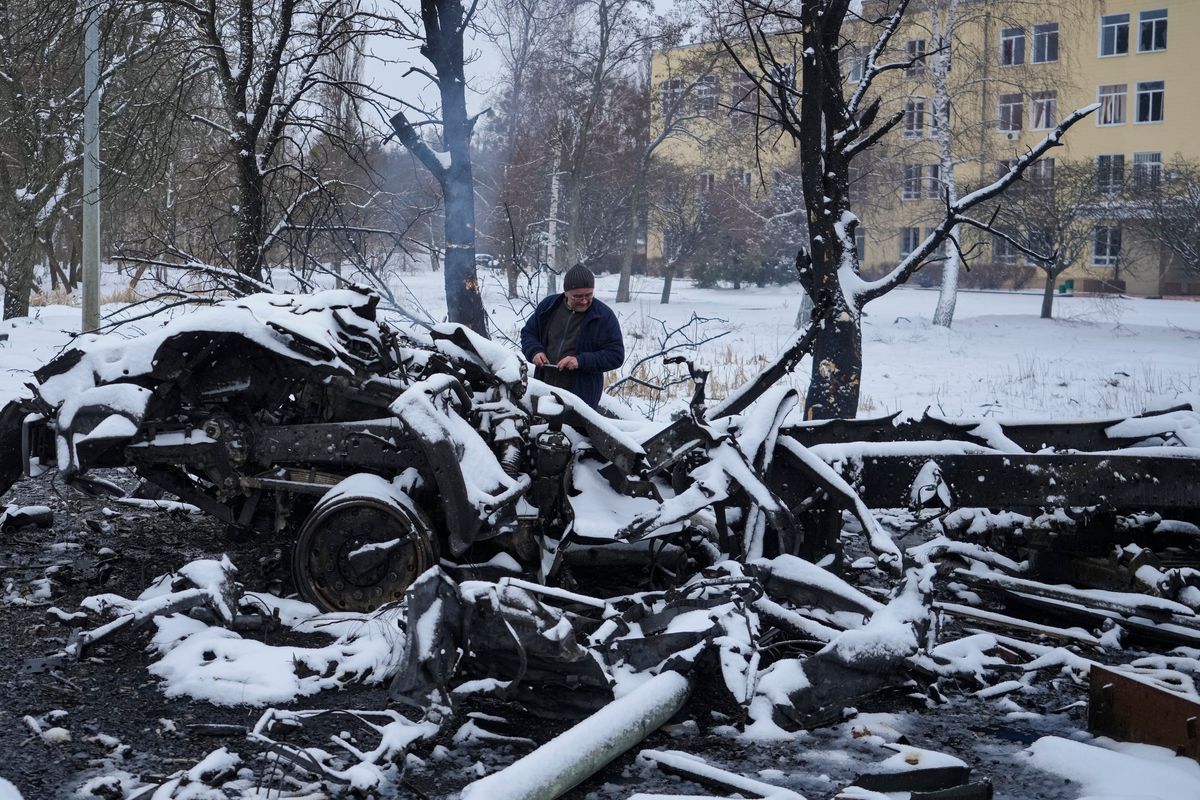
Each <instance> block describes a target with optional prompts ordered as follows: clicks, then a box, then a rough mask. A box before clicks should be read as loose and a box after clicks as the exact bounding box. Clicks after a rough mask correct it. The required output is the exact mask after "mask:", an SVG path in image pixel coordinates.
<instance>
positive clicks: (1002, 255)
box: [992, 233, 1021, 267]
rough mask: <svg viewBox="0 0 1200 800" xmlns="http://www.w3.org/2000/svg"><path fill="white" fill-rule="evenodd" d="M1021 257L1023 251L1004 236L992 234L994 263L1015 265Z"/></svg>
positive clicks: (1007, 265)
mask: <svg viewBox="0 0 1200 800" xmlns="http://www.w3.org/2000/svg"><path fill="white" fill-rule="evenodd" d="M1020 257H1021V251H1020V250H1018V249H1017V248H1016V246H1015V245H1014V244H1013V243H1012V242H1010V241H1009V240H1008V239H1005V238H1004V237H1003V236H998V235H996V234H994V233H993V234H992V263H993V264H1000V265H1001V266H1005V267H1015V266H1016V265H1017V261H1018V260H1019V259H1020Z"/></svg>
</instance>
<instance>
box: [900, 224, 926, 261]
mask: <svg viewBox="0 0 1200 800" xmlns="http://www.w3.org/2000/svg"><path fill="white" fill-rule="evenodd" d="M910 234H911V235H912V240H911V241H909V235H910ZM905 246H909V247H908V249H907V250H905V249H904V248H905ZM920 246H921V229H920V228H901V229H900V260H901V261H903V260H904V259H906V258H908V257H909V256H911V255H912V254H913V253H914V252H916V250H917V248H918V247H920Z"/></svg>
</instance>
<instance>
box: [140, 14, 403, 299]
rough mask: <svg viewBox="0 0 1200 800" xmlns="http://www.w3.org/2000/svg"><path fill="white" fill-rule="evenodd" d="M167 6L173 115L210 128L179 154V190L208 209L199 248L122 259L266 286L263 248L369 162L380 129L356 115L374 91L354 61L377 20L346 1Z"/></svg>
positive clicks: (169, 247) (170, 245)
mask: <svg viewBox="0 0 1200 800" xmlns="http://www.w3.org/2000/svg"><path fill="white" fill-rule="evenodd" d="M164 4H165V7H167V8H169V9H173V10H176V11H178V13H179V14H180V16H181V17H182V19H183V20H185V22H186V25H187V37H186V46H187V50H186V51H185V52H184V53H183V54H181V56H180V58H181V59H182V60H183V63H182V64H181V65H180V66H178V67H177V70H178V71H177V74H179V75H180V77H181V84H180V90H179V96H180V100H181V103H180V105H179V106H178V107H177V109H176V110H177V113H178V115H179V119H180V120H181V121H184V122H186V123H189V124H190V125H193V126H197V127H199V128H201V129H204V130H205V132H206V133H207V134H208V135H207V136H206V137H203V138H200V139H199V142H200V150H199V152H192V153H188V156H189V157H188V158H187V159H186V160H187V162H188V166H190V167H191V169H190V171H188V169H187V167H184V169H183V171H184V173H185V174H184V175H182V176H181V180H183V182H184V185H183V186H182V187H181V188H182V190H183V191H182V192H181V194H184V195H185V196H187V197H188V198H189V199H191V200H192V201H193V202H194V203H195V204H196V205H200V206H203V205H208V206H209V209H210V213H209V214H208V215H206V216H205V218H204V221H203V223H202V227H203V228H204V230H203V232H197V233H196V235H195V236H194V237H193V238H194V241H195V242H196V243H197V244H199V245H200V246H201V247H203V248H204V249H203V250H202V251H201V252H191V251H190V250H189V249H188V247H187V245H186V244H185V243H184V242H181V241H179V240H178V239H174V240H161V241H159V242H158V245H159V247H158V252H154V247H153V243H150V244H145V245H143V246H141V247H132V248H130V252H129V253H128V254H127V255H129V256H130V258H131V259H132V260H134V261H138V260H142V261H154V260H159V261H165V263H177V264H182V265H192V266H208V267H212V268H213V269H212V270H211V271H210V272H211V274H213V275H216V274H219V273H220V274H225V275H226V276H227V277H228V281H229V284H230V286H231V287H232V288H235V289H237V288H240V289H241V290H243V291H252V290H257V289H259V288H263V287H265V286H269V285H270V282H271V277H270V274H269V271H268V260H269V254H270V252H271V251H272V249H273V248H282V249H287V246H288V239H289V237H291V236H293V235H294V234H296V233H297V226H298V225H299V224H300V220H302V219H304V220H306V223H305V224H306V225H311V224H313V219H314V217H313V214H312V210H313V208H314V207H324V208H332V207H334V205H336V204H331V202H330V201H331V200H332V199H333V198H335V197H337V196H338V195H339V194H342V193H343V190H344V189H345V188H346V187H345V186H344V181H343V177H344V176H343V175H341V174H337V173H340V172H341V167H342V165H343V164H344V163H346V162H347V161H349V162H351V163H356V164H365V163H367V156H366V152H365V148H366V142H367V141H369V140H370V139H372V138H375V139H376V140H377V139H378V137H379V136H381V135H382V132H381V131H378V130H376V129H373V126H372V125H371V123H370V121H369V118H368V117H367V116H366V115H365V114H363V113H361V112H362V109H361V105H362V102H364V101H366V100H368V99H369V98H370V95H371V92H370V89H369V87H367V86H365V85H364V84H363V83H362V81H361V79H360V77H359V71H360V70H359V68H358V66H357V63H358V62H359V61H360V59H361V55H360V53H361V51H362V47H363V42H364V40H365V38H366V37H368V36H370V35H371V34H373V33H374V32H375V31H376V30H377V29H379V28H380V27H381V22H380V18H379V15H377V14H376V13H374V12H367V11H364V10H362V9H360V8H359V7H358V4H357V3H355V2H351V1H350V0H327V1H324V2H323V1H322V0H269V2H260V3H235V2H233V0H213V2H209V3H207V4H194V3H191V2H189V1H188V0H164ZM334 150H339V151H341V153H342V154H343V155H344V156H345V158H344V159H334V158H330V157H329V155H328V154H329V153H330V152H331V151H334ZM330 165H334V166H333V167H332V168H331V166H330ZM330 173H333V174H330ZM189 216H191V217H192V218H193V219H195V217H196V216H197V215H195V214H191V215H189ZM317 224H318V225H319V227H322V228H323V229H324V231H325V232H326V233H328V232H329V231H331V230H332V224H331V222H330V220H329V219H328V218H326V219H322V220H321V221H320V222H319V223H317ZM310 233H311V231H305V232H302V233H301V235H300V237H299V238H300V239H301V240H304V239H306V238H307V237H308V236H309V235H310ZM206 245H207V246H206ZM236 276H241V278H240V279H239V278H237V277H236Z"/></svg>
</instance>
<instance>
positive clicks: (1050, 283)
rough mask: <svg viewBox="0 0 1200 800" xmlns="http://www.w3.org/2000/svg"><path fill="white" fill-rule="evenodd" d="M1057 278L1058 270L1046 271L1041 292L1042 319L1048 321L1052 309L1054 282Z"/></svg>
mask: <svg viewBox="0 0 1200 800" xmlns="http://www.w3.org/2000/svg"><path fill="white" fill-rule="evenodd" d="M1057 277H1058V270H1053V269H1048V270H1046V286H1045V289H1044V290H1043V291H1042V319H1050V318H1051V311H1052V310H1053V308H1054V280H1055V278H1057Z"/></svg>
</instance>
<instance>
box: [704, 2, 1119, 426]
mask: <svg viewBox="0 0 1200 800" xmlns="http://www.w3.org/2000/svg"><path fill="white" fill-rule="evenodd" d="M856 5H857V4H855V3H852V2H851V0H805V2H803V3H795V2H791V1H790V0H766V2H759V0H738V3H737V4H736V7H735V11H734V12H733V13H734V15H735V25H734V26H733V27H730V26H724V30H725V31H726V33H725V36H724V37H723V39H722V43H723V45H724V47H725V49H726V50H727V51H728V53H729V54H730V56H731V57H732V58H733V59H735V60H736V61H737V62H738V64H739V66H740V68H741V69H742V71H743V72H744V73H745V75H746V76H747V78H748V79H749V80H751V81H753V82H754V84H755V86H756V87H757V89H758V92H759V94H760V97H761V101H762V102H763V104H764V105H765V108H763V110H762V111H761V112H760V114H761V115H762V116H763V117H765V122H766V123H767V124H768V125H770V126H776V127H777V128H778V129H780V130H782V132H783V133H784V134H785V135H786V136H787V137H789V138H790V139H791V140H792V141H794V142H795V143H796V145H797V147H798V149H799V152H800V164H801V180H802V183H803V188H804V202H805V207H806V212H807V219H808V247H807V248H806V249H802V250H801V252H800V253H799V254H798V255H797V269H798V271H799V274H800V280H801V283H802V285H803V286H804V289H805V291H806V292H808V294H809V295H810V296H811V297H812V298H813V301H814V303H815V307H816V308H815V312H814V313H815V314H816V315H818V317H819V319H818V321H817V324H816V325H815V326H814V330H815V331H816V332H815V333H814V334H813V335H812V336H811V337H808V338H809V339H811V341H812V374H811V380H810V383H809V389H808V397H807V400H806V413H807V415H808V416H809V418H814V419H825V418H834V417H853V416H855V414H856V413H857V411H858V397H859V388H860V380H861V374H862V330H861V324H862V309H863V307H864V306H865V305H866V304H867V303H869V302H870V301H871V300H873V299H875V298H878V297H881V296H883V295H884V294H886V293H888V292H890V291H891V290H892V289H894V288H896V287H897V286H900V285H902V284H903V283H904V282H905V281H907V280H908V278H909V277H911V276H912V275H913V274H914V273H915V272H916V271H917V270H918V269H919V268H920V267H921V265H922V264H923V263H924V262H925V260H926V259H928V258H929V257H930V256H932V255H933V254H934V253H936V252H937V251H938V250H939V249H940V248H942V247H943V245H944V244H945V243H946V242H947V240H950V246H957V243H956V242H954V241H953V240H952V239H951V233H952V231H953V230H954V229H955V227H956V226H959V225H971V226H976V227H982V228H987V227H988V224H987V222H986V221H980V220H977V219H976V218H974V217H973V216H972V210H973V209H975V208H976V207H978V206H980V205H981V204H983V203H985V202H986V201H988V200H990V199H992V198H994V197H996V196H998V195H1000V194H1001V193H1002V192H1003V191H1004V190H1005V189H1006V188H1007V187H1008V186H1010V185H1011V184H1012V183H1014V182H1015V181H1017V180H1018V179H1019V178H1020V177H1021V176H1022V175H1023V174H1024V172H1025V170H1026V169H1028V167H1029V165H1030V164H1032V163H1034V162H1035V161H1037V159H1039V158H1040V157H1041V156H1042V155H1043V154H1044V153H1046V152H1047V151H1048V150H1049V149H1051V148H1052V147H1054V146H1056V145H1057V144H1058V143H1059V141H1060V139H1061V138H1062V135H1063V133H1064V132H1065V131H1066V130H1067V129H1069V128H1070V127H1071V126H1072V125H1074V124H1075V123H1076V122H1078V121H1079V120H1080V119H1082V118H1083V117H1084V116H1086V115H1087V114H1088V113H1090V112H1091V111H1093V110H1095V107H1088V108H1087V109H1084V110H1082V111H1079V112H1076V113H1074V114H1071V115H1070V116H1068V117H1067V118H1066V119H1065V120H1064V121H1063V122H1062V123H1061V124H1059V125H1058V126H1057V128H1055V129H1054V130H1052V131H1051V132H1050V134H1049V135H1048V136H1047V137H1046V138H1045V139H1044V140H1043V141H1042V142H1041V143H1040V144H1038V145H1037V146H1036V147H1034V148H1032V149H1031V150H1030V151H1029V152H1027V153H1026V154H1025V155H1024V156H1022V157H1021V158H1019V159H1017V161H1016V163H1015V165H1014V167H1013V169H1012V170H1011V171H1010V172H1008V173H1006V174H1005V175H1004V176H1002V177H1001V178H999V179H998V180H996V181H995V182H993V183H991V184H989V185H988V186H986V187H983V188H981V189H980V190H978V191H976V192H973V193H971V194H969V195H966V196H964V197H962V198H960V199H959V200H958V201H957V202H954V203H950V202H947V203H946V204H945V209H944V213H943V216H942V219H941V220H940V222H939V223H937V224H936V225H935V226H934V227H933V228H932V229H931V230H930V232H929V233H928V235H927V236H926V237H925V238H924V240H923V241H921V242H920V243H919V244H918V246H917V247H916V248H915V249H914V250H913V251H912V252H911V253H910V254H909V255H908V256H907V257H906V258H904V259H903V260H902V261H901V262H900V263H899V264H898V265H896V267H895V268H894V269H892V270H891V271H889V272H888V273H887V274H886V275H884V276H883V277H881V278H879V279H877V280H873V281H865V280H863V279H862V278H861V277H860V275H859V260H858V255H857V252H856V248H855V241H854V239H855V230H856V228H857V227H858V224H859V221H858V218H857V217H856V216H855V215H854V213H853V211H852V210H851V207H850V202H849V200H848V197H847V188H848V183H849V169H850V165H851V162H852V161H853V160H854V159H855V158H856V157H858V156H859V155H861V154H862V153H864V152H865V151H867V150H869V149H870V148H871V147H872V146H873V145H875V144H876V143H877V142H879V141H880V140H881V139H882V138H883V137H884V136H886V135H887V134H888V133H889V132H890V131H891V130H892V129H893V128H895V127H896V126H897V125H898V124H899V123H900V122H901V120H902V119H903V111H897V112H895V113H893V114H891V115H889V116H886V117H882V118H881V115H880V112H881V108H882V100H881V99H880V97H878V96H874V97H873V96H872V94H871V90H872V86H873V84H874V83H875V81H876V79H878V78H879V76H881V75H884V74H886V73H888V72H892V71H896V70H902V69H907V68H909V67H911V66H913V64H914V63H915V62H916V61H917V60H918V59H917V58H915V57H910V56H907V55H906V56H901V57H900V58H899V59H897V60H890V61H889V60H885V59H884V56H885V53H887V52H888V45H889V43H890V41H891V39H892V37H893V35H894V34H895V32H896V31H897V29H898V28H899V26H900V24H901V22H902V21H903V20H904V17H905V14H906V13H908V9H909V2H908V0H897V2H895V3H889V4H883V6H882V7H883V8H884V11H883V12H882V16H879V17H866V16H864V18H863V20H862V22H863V24H866V25H870V26H873V27H875V28H876V30H877V35H876V38H875V40H874V44H873V45H872V46H871V47H870V49H869V51H868V52H867V54H866V57H865V63H864V65H863V75H862V80H861V81H860V82H859V83H858V86H857V87H856V89H855V90H854V91H853V92H852V93H851V94H850V96H849V97H847V96H846V95H845V92H844V90H843V77H842V73H841V65H840V62H839V53H840V50H841V48H842V46H843V45H845V44H846V37H845V35H844V34H843V26H844V25H845V24H846V23H847V21H848V20H849V19H851V18H852V12H851V6H856ZM869 7H870V8H877V7H878V6H877V5H870V6H869ZM780 31H788V32H791V31H796V32H797V33H787V34H781V33H780ZM797 68H798V69H799V73H800V74H799V76H798V77H799V79H797V74H796V72H797ZM872 97H873V99H872ZM760 127H761V126H760ZM802 338H803V337H802ZM800 355H801V353H800V348H795V347H790V348H788V350H787V351H786V353H785V356H784V357H783V358H782V359H781V362H786V363H781V365H780V366H786V367H788V368H790V367H791V366H793V365H794V364H795V363H796V362H798V360H799V357H800ZM777 371H778V370H777V369H772V370H770V372H772V373H774V372H777Z"/></svg>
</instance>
